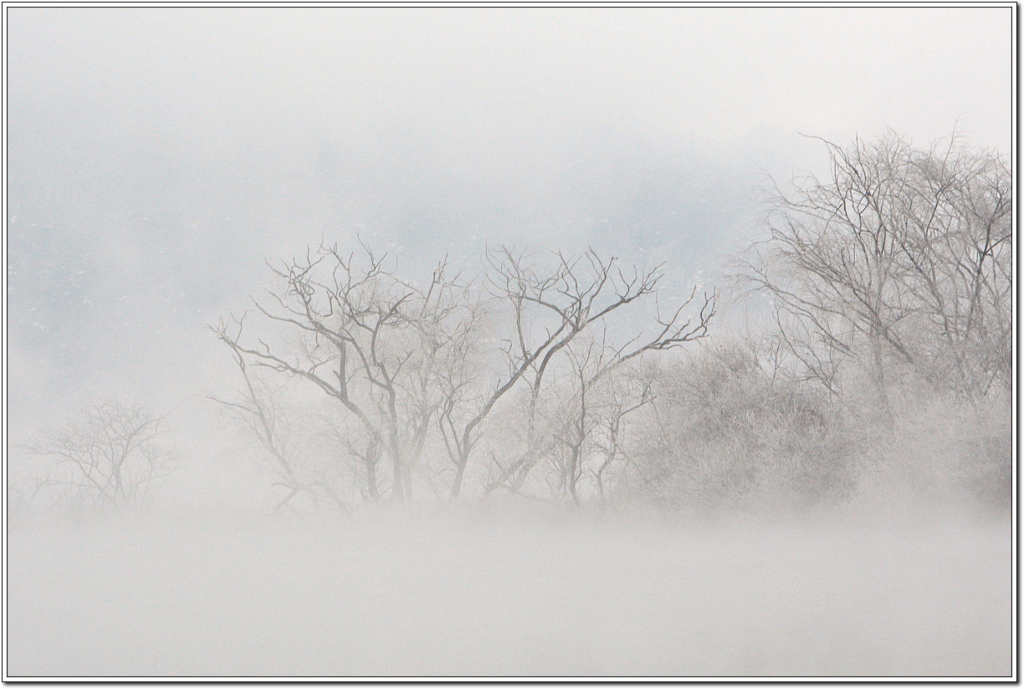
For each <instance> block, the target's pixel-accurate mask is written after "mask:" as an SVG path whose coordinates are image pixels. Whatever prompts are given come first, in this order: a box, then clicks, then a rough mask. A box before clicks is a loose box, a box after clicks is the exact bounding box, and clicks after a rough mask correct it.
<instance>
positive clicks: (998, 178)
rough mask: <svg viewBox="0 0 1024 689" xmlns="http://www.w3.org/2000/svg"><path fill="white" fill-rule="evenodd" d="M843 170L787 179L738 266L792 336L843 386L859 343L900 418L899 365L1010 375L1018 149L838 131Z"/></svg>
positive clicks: (882, 399)
mask: <svg viewBox="0 0 1024 689" xmlns="http://www.w3.org/2000/svg"><path fill="white" fill-rule="evenodd" d="M825 145H826V146H827V148H828V152H829V157H830V161H831V174H830V176H829V178H828V179H825V180H820V179H818V178H816V177H813V176H810V177H806V178H800V179H796V180H794V182H793V185H792V189H791V190H790V191H783V190H781V189H780V188H778V187H775V188H774V189H773V191H772V193H771V203H770V211H769V213H768V216H767V220H766V225H767V228H768V230H769V232H770V238H769V239H767V240H765V241H763V242H760V243H757V244H755V245H753V246H752V247H751V248H750V250H749V252H748V254H747V257H746V259H745V261H744V264H743V268H742V270H741V271H740V275H739V278H740V280H741V282H743V283H744V284H746V285H747V287H749V288H751V289H752V290H754V291H761V292H764V293H767V294H769V295H770V296H771V297H772V299H773V303H774V308H775V310H776V320H777V324H778V326H779V331H780V333H781V334H782V338H783V340H784V341H785V342H786V343H787V345H788V347H789V348H790V350H791V352H792V354H793V355H794V356H795V357H796V358H797V359H798V360H799V361H800V362H802V364H803V365H804V366H805V368H806V370H807V371H808V373H809V375H811V376H813V377H815V378H817V379H819V380H820V381H821V382H822V383H823V384H824V385H825V386H826V387H827V388H828V389H829V390H831V391H833V392H837V390H836V384H837V375H838V369H839V367H840V366H841V365H842V362H843V360H844V359H846V358H847V357H850V356H854V355H855V356H856V358H857V360H860V361H864V362H865V363H866V368H867V370H868V371H869V372H870V374H871V375H870V378H871V380H872V381H873V387H874V390H875V393H876V395H877V402H878V405H879V409H880V411H881V413H882V414H883V416H885V417H886V418H888V419H889V420H890V423H891V410H890V408H889V399H888V394H887V370H888V369H889V368H890V367H892V366H903V367H909V368H912V369H914V370H917V371H918V372H920V373H921V374H923V375H924V376H925V377H926V378H928V379H929V380H931V381H932V382H933V383H934V384H935V385H936V386H938V387H943V386H945V387H952V388H955V389H957V390H958V391H961V392H964V393H967V394H974V393H978V392H980V393H982V394H983V393H984V392H985V391H986V390H988V389H989V388H990V387H991V385H992V384H993V383H994V382H996V381H1003V383H1004V384H1008V382H1009V371H1010V369H1009V364H1010V354H1009V351H1010V350H1009V344H1010V306H1011V302H1010V295H1011V258H1012V256H1011V249H1012V247H1011V226H1010V208H1011V193H1010V176H1009V170H1008V168H1007V166H1006V164H1005V162H1004V161H1003V160H1002V159H1000V158H999V157H998V156H996V155H993V154H989V153H986V152H973V151H969V150H967V149H964V148H962V147H959V146H957V142H956V138H955V137H951V139H950V140H949V142H948V143H947V144H946V145H944V146H943V147H941V148H940V147H938V146H933V147H932V148H931V149H930V150H927V151H921V150H916V149H914V148H912V147H911V146H910V144H909V143H907V142H906V141H904V140H902V139H900V138H899V137H897V136H894V135H889V136H887V137H885V138H883V139H881V140H879V141H877V142H875V143H870V144H869V143H865V142H862V141H860V140H857V141H855V142H854V144H853V145H852V146H851V147H849V148H842V147H840V146H838V145H836V144H833V143H830V142H825Z"/></svg>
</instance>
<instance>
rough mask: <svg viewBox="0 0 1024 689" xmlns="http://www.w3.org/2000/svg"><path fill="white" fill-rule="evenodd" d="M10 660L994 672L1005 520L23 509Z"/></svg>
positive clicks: (15, 557)
mask: <svg viewBox="0 0 1024 689" xmlns="http://www.w3.org/2000/svg"><path fill="white" fill-rule="evenodd" d="M8 547H9V560H8V562H9V571H8V586H9V588H8V603H9V608H8V643H9V646H8V652H9V656H8V657H9V660H8V662H9V666H8V671H9V676H10V677H11V678H17V677H25V676H69V675H70V676H83V677H88V676H92V677H96V676H118V675H121V676H124V675H128V676H240V677H244V676H295V677H299V676H303V677H304V676H338V677H343V676H368V675H375V676H380V675H392V676H395V675H404V676H464V675H473V676H525V675H529V676H630V675H646V676H650V675H664V676H700V675H718V676H721V675H727V676H808V675H810V676H825V675H829V676H836V675H838V676H872V675H886V676H901V675H902V676H982V675H986V676H992V675H1004V676H1005V675H1008V674H1009V673H1010V669H1011V668H1010V664H1011V607H1012V606H1011V588H1012V581H1011V550H1010V529H1009V525H1008V524H1007V523H1005V522H1003V523H999V524H991V523H989V524H980V523H976V522H973V523H969V522H966V521H956V520H951V519H943V520H930V521H920V520H919V521H917V522H915V523H913V524H911V523H907V524H901V525H899V526H896V525H894V524H893V523H891V522H890V523H883V522H882V521H880V520H872V521H864V520H860V521H856V520H855V521H847V522H843V523H839V522H836V521H834V520H829V523H818V524H815V525H812V524H810V523H794V522H789V523H782V524H775V525H765V524H761V525H751V524H739V523H732V524H719V525H716V526H709V525H704V526H694V525H690V526H683V525H678V524H676V525H671V524H667V523H665V522H664V520H662V522H661V523H660V524H655V523H652V522H651V521H649V520H646V519H640V518H634V519H618V518H616V519H613V518H611V517H607V516H605V517H596V516H594V515H590V516H581V515H575V516H571V515H569V514H566V513H557V512H551V513H547V514H541V513H539V512H537V511H535V510H534V511H530V512H524V511H522V510H510V509H505V508H500V509H499V508H486V507H476V508H462V509H459V510H455V511H447V512H444V511H442V512H438V511H436V510H435V511H425V510H423V509H420V510H409V511H393V510H391V511H384V512H382V513H380V514H376V515H367V514H362V515H357V516H356V517H352V518H345V519H337V520H334V521H326V520H320V521H318V520H312V519H309V520H302V521H300V520H296V519H291V518H289V519H284V518H282V519H270V518H267V517H262V518H261V517H256V518H251V519H250V518H246V517H243V516H242V514H241V513H239V512H234V513H231V514H228V513H218V514H214V513H209V512H207V513H202V514H200V513H195V514H192V515H187V516H185V515H181V514H176V515H173V516H172V515H169V514H166V513H164V514H156V513H153V514H144V515H143V514H135V515H132V516H131V518H130V519H126V518H124V517H123V516H116V515H107V516H94V517H89V518H86V519H83V520H79V521H73V522H72V521H68V520H67V518H65V519H63V520H60V519H59V520H55V521H43V520H40V519H35V520H33V521H17V522H13V523H12V525H11V530H10V541H9V545H8Z"/></svg>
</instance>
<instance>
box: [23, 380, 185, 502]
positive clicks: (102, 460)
mask: <svg viewBox="0 0 1024 689" xmlns="http://www.w3.org/2000/svg"><path fill="white" fill-rule="evenodd" d="M162 421H163V419H162V418H161V417H158V416H154V415H153V414H152V413H150V412H149V411H148V410H147V409H145V408H144V407H141V406H137V405H132V406H125V405H123V404H121V403H120V402H116V401H114V400H106V401H103V402H99V403H96V404H92V405H90V406H88V407H86V408H85V409H84V410H83V411H82V413H81V414H80V416H79V418H78V419H77V420H76V421H74V422H72V423H70V424H68V425H67V426H65V427H63V428H59V429H54V430H49V431H46V432H45V433H43V434H42V436H41V437H40V439H39V441H38V443H37V444H36V445H34V446H33V447H32V448H31V450H32V452H33V453H34V454H35V455H37V456H39V457H48V458H50V459H52V460H54V462H55V469H54V470H53V471H51V472H50V473H49V474H48V475H47V476H46V478H45V479H43V480H42V484H41V486H40V488H41V489H45V490H46V492H48V493H49V494H50V495H51V496H52V497H54V498H55V499H56V500H57V501H58V502H67V503H72V504H76V503H82V502H86V503H92V504H95V505H108V506H118V505H132V504H136V503H138V502H140V501H142V500H143V499H145V498H146V497H148V496H150V495H151V494H152V493H153V492H154V491H155V490H156V489H157V488H158V487H159V486H160V484H161V482H162V481H163V480H164V479H165V478H166V477H167V476H169V475H170V474H171V473H172V472H173V471H175V470H176V469H177V468H178V457H177V455H176V454H175V453H173V452H170V451H166V450H164V449H161V448H160V447H159V446H158V445H157V442H156V441H157V437H158V436H159V435H160V425H161V423H162Z"/></svg>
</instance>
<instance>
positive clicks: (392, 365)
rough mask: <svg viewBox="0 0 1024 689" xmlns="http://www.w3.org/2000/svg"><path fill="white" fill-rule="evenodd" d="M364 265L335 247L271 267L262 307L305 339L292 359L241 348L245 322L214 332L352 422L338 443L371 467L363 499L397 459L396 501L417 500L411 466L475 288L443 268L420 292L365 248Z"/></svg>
mask: <svg viewBox="0 0 1024 689" xmlns="http://www.w3.org/2000/svg"><path fill="white" fill-rule="evenodd" d="M360 258H361V260H360V259H357V257H356V254H355V253H350V254H343V253H341V251H340V250H339V248H338V246H337V245H333V246H326V245H324V244H321V245H320V246H319V247H318V248H317V249H316V250H312V249H310V250H309V251H307V254H306V256H305V258H303V259H296V260H293V261H292V262H291V263H288V264H285V265H284V266H283V267H280V268H274V267H271V269H272V270H273V272H274V273H275V274H276V275H277V277H278V278H279V280H280V281H281V287H280V288H279V289H278V290H268V291H267V294H266V297H265V298H264V299H263V300H254V302H255V305H256V309H257V310H258V311H259V313H260V314H262V315H263V316H264V317H266V318H267V319H269V320H270V321H272V322H275V323H278V324H281V325H282V326H284V327H285V329H286V330H289V331H291V333H292V334H293V335H297V336H298V337H299V346H298V347H297V348H293V350H292V351H289V350H288V348H287V347H286V346H285V345H283V344H279V345H276V346H274V347H271V345H270V344H268V343H267V342H266V341H265V340H263V339H258V340H257V343H258V344H256V345H253V344H244V343H243V324H244V318H245V317H244V316H243V317H241V318H238V319H234V320H233V322H227V321H222V322H221V323H220V324H219V325H218V326H217V327H216V328H215V331H216V333H217V336H218V337H219V338H220V339H221V340H222V341H223V342H224V343H225V344H227V345H228V346H229V347H230V348H231V349H232V351H233V352H234V353H235V355H236V357H237V358H236V361H237V360H244V359H246V358H248V359H249V360H250V361H251V362H253V363H254V364H255V365H256V366H260V367H265V368H270V369H273V370H275V371H278V372H281V373H285V374H287V375H289V376H292V377H295V378H298V379H300V380H304V381H307V382H308V383H312V384H313V385H314V386H316V387H317V388H318V389H319V390H321V391H322V392H324V393H326V394H327V396H328V397H329V398H331V399H334V400H336V401H337V402H338V403H339V404H340V408H341V409H342V410H344V412H345V413H346V414H347V415H348V418H349V419H350V420H351V421H353V422H354V426H353V425H348V424H341V425H338V426H336V429H342V428H344V430H343V431H341V432H339V433H338V434H336V435H337V437H338V438H339V439H340V440H341V442H342V446H343V448H344V451H345V453H346V455H347V456H348V457H351V458H355V459H356V460H357V461H358V462H359V463H360V464H361V465H362V467H363V469H364V472H365V479H366V489H365V494H366V495H367V497H368V499H370V500H377V499H379V497H380V495H381V476H380V475H379V468H380V463H381V460H382V458H384V457H387V458H389V459H390V460H391V480H392V485H391V491H390V493H391V497H392V499H395V500H404V499H408V498H409V497H411V495H412V492H411V491H412V489H411V467H412V466H414V464H415V462H416V460H417V459H418V457H419V454H420V453H421V451H422V449H423V446H424V443H425V439H426V434H427V432H428V429H429V427H430V425H431V421H432V419H433V418H434V415H435V412H436V409H437V406H438V404H439V402H438V401H437V400H436V399H435V395H434V394H433V390H434V385H433V377H432V376H433V373H432V371H433V368H434V364H435V359H437V358H438V357H439V356H441V353H440V351H441V350H442V349H443V348H445V347H448V346H449V344H450V343H449V340H450V338H449V337H448V336H447V335H446V332H445V329H446V328H447V327H448V322H449V321H451V320H456V321H457V320H458V317H459V316H458V311H459V309H460V308H461V306H462V305H461V301H460V300H461V299H462V298H463V297H464V296H465V293H464V291H465V290H466V289H468V288H466V287H460V286H458V285H457V284H456V278H457V276H456V278H449V277H448V275H447V274H446V266H445V264H444V263H442V264H441V265H439V266H438V268H437V270H435V271H434V273H433V276H432V279H431V282H430V285H429V286H428V287H427V288H426V289H424V290H421V289H418V288H416V287H415V286H414V285H412V284H410V283H407V282H403V281H401V280H399V279H398V278H397V277H396V276H395V271H394V268H393V267H388V266H387V265H385V260H386V258H387V257H386V255H384V256H380V257H378V256H376V255H375V254H374V253H373V251H372V250H371V249H370V248H369V247H367V246H366V245H365V244H364V245H362V252H361V255H360Z"/></svg>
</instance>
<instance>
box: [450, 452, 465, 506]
mask: <svg viewBox="0 0 1024 689" xmlns="http://www.w3.org/2000/svg"><path fill="white" fill-rule="evenodd" d="M468 460H469V457H460V458H459V465H458V470H456V472H455V480H454V481H452V493H451V500H452V502H455V501H456V500H458V499H459V492H460V491H461V490H462V476H463V474H465V472H466V462H467V461H468Z"/></svg>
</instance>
